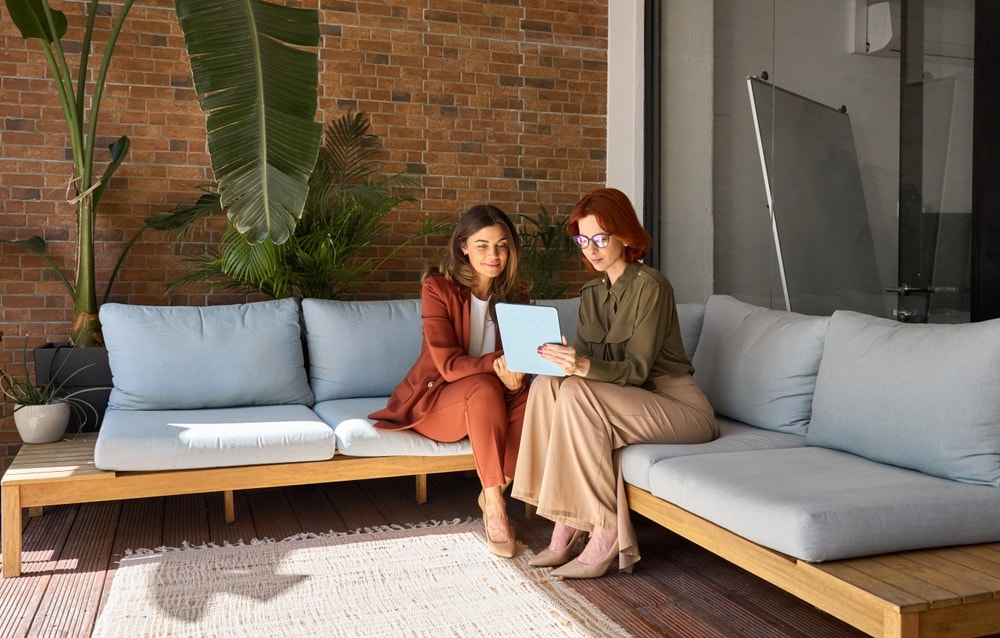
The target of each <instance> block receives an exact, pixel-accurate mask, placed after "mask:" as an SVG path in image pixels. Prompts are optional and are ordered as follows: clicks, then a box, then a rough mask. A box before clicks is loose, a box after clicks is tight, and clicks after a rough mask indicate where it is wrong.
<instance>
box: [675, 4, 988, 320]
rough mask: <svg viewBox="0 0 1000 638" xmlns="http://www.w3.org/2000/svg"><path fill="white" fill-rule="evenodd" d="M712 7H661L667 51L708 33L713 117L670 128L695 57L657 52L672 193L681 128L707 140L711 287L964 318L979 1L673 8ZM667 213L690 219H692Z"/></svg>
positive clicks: (782, 302)
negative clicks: (705, 123) (680, 82)
mask: <svg viewBox="0 0 1000 638" xmlns="http://www.w3.org/2000/svg"><path fill="white" fill-rule="evenodd" d="M679 6H683V7H686V8H687V11H686V12H682V11H681V10H680V9H679V8H678V7H679ZM705 6H706V5H704V4H701V3H697V2H695V0H689V2H688V3H683V2H682V3H669V4H668V5H667V8H666V9H665V13H666V14H667V15H665V16H664V18H663V20H662V22H661V28H662V30H663V38H664V40H665V42H666V43H667V45H666V46H667V50H668V52H670V51H673V50H674V49H672V48H671V44H670V43H671V42H674V43H677V42H679V41H680V40H679V39H681V40H682V39H685V38H686V39H688V40H690V38H691V37H692V36H691V33H692V31H696V30H697V29H698V28H701V29H702V33H703V34H707V35H708V36H709V37H710V38H711V40H712V42H713V46H712V52H713V56H712V70H711V73H712V76H713V77H712V97H711V101H712V110H713V118H712V123H711V127H710V129H707V130H703V129H697V130H692V129H691V127H690V126H689V127H687V128H682V127H679V126H677V125H674V126H671V120H672V119H676V120H678V121H680V118H681V117H682V110H683V108H684V103H683V101H682V100H681V98H680V97H678V96H677V94H676V93H675V94H673V96H672V95H671V94H670V87H671V86H672V84H671V83H672V82H673V83H677V80H676V78H678V77H681V74H683V73H684V71H685V70H687V69H686V67H685V65H686V64H687V65H690V63H689V61H687V60H683V59H682V60H681V61H678V60H677V59H676V58H674V59H670V58H666V57H665V58H664V60H663V62H664V77H665V79H664V81H663V82H662V83H661V86H663V87H664V94H665V100H666V106H664V107H663V109H662V110H661V119H662V120H663V121H664V122H665V125H664V130H665V131H666V134H665V135H664V138H663V140H662V141H661V153H662V155H663V157H664V158H666V159H665V160H664V163H665V165H666V168H665V169H664V175H666V178H665V180H664V181H665V183H664V184H663V185H662V189H663V190H664V191H665V192H668V193H669V192H670V191H671V189H672V188H674V189H676V188H678V177H677V176H678V175H683V172H682V168H683V163H684V160H685V158H683V157H673V156H671V155H670V153H671V146H672V142H673V143H674V146H675V147H676V146H677V144H676V142H677V140H678V138H677V137H676V136H677V135H688V136H690V135H693V134H696V133H697V134H704V135H705V136H707V137H708V139H710V140H711V142H710V146H711V150H710V152H711V158H712V160H711V162H712V226H713V228H712V235H713V236H712V237H711V245H712V252H713V268H714V270H713V273H712V275H713V290H712V292H715V293H719V294H730V295H733V296H735V297H737V298H740V299H743V300H745V301H748V302H751V303H755V304H758V305H764V306H769V307H773V308H786V307H789V306H790V307H791V308H792V309H793V310H796V311H800V312H805V313H809V314H829V313H830V312H832V311H833V310H835V309H837V308H849V309H854V310H860V311H862V312H869V313H871V314H878V315H883V316H889V317H894V318H896V319H898V320H900V321H915V322H922V321H931V322H957V321H968V320H969V277H970V266H969V264H970V258H969V257H970V249H969V246H970V216H971V209H972V207H971V175H972V159H971V158H972V87H973V83H974V74H973V33H974V23H975V0H843V1H841V2H829V1H827V0H761V1H755V2H746V1H743V0H715V1H714V2H713V3H710V6H711V9H709V10H708V11H710V12H711V17H710V24H701V23H697V22H695V23H690V22H689V23H684V22H683V21H682V20H679V19H678V18H691V19H695V18H697V17H698V16H700V15H701V14H702V13H703V12H704V11H706V9H705V8H704V7H705ZM671 38H673V39H672V40H671ZM676 46H677V45H676V44H674V47H676ZM751 76H752V77H757V78H759V79H760V80H761V85H760V86H759V87H758V90H757V91H755V92H754V93H753V95H755V96H756V97H755V101H756V102H757V103H756V109H755V108H754V104H753V103H752V101H751V99H749V97H748V90H747V88H748V87H747V78H748V77H751ZM697 108H698V107H697V106H696V105H692V106H691V112H692V113H696V112H697ZM702 108H703V107H702ZM679 109H680V111H679ZM755 110H756V115H757V117H756V124H755V117H754V114H755ZM806 111H808V113H807V112H806ZM799 117H801V118H805V119H804V120H803V121H799V122H796V121H795V120H796V118H799ZM690 121H692V122H696V121H697V120H696V118H695V117H691V118H690ZM677 131H680V132H679V133H678V132H677ZM671 135H674V136H675V137H674V138H673V140H672V139H671ZM685 141H686V140H685ZM685 148H689V146H685ZM852 155H853V157H852ZM762 162H763V163H762ZM671 167H672V168H671ZM762 169H763V170H762ZM670 170H673V172H669V171H670ZM769 198H770V199H769ZM664 209H665V212H664V213H663V215H664V216H665V218H666V220H667V222H666V225H667V226H668V227H669V226H671V225H673V227H675V228H679V229H682V230H683V227H682V226H681V225H680V224H681V221H682V219H683V216H684V215H685V214H689V213H685V211H673V210H670V209H669V206H667V203H664ZM772 213H773V216H772ZM675 234H676V231H675ZM670 241H671V235H670V233H669V232H665V233H664V234H663V242H662V244H663V246H664V250H666V251H667V252H668V253H669V252H670V250H671V245H670ZM679 267H681V268H682V267H683V264H681V265H680V266H677V265H676V262H672V263H671V266H670V268H672V269H676V268H679ZM668 274H671V273H670V272H669V271H668Z"/></svg>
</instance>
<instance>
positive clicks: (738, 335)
mask: <svg viewBox="0 0 1000 638" xmlns="http://www.w3.org/2000/svg"><path fill="white" fill-rule="evenodd" d="M539 303H545V304H549V305H553V306H555V307H556V308H557V309H558V310H559V314H560V321H561V323H562V326H563V330H564V332H565V333H566V334H567V337H568V338H569V339H570V340H571V341H572V338H573V336H574V334H575V327H576V312H577V309H578V300H577V299H564V300H554V301H540V302H539ZM678 313H679V321H680V324H681V328H682V335H683V339H684V344H685V348H686V350H687V351H688V353H689V355H690V356H691V358H692V362H693V364H694V366H695V368H696V372H695V378H696V380H697V381H698V382H699V384H700V385H701V386H702V388H703V389H704V390H705V392H706V394H707V395H708V396H709V398H710V399H711V401H712V403H713V406H714V407H715V408H716V411H717V415H718V419H719V421H720V424H721V429H722V436H721V437H720V438H719V439H717V440H715V441H713V442H711V443H707V444H703V445H634V446H629V447H627V448H626V449H624V450H623V451H622V471H623V474H624V477H625V480H626V483H627V489H628V493H629V497H630V505H631V506H632V509H633V511H634V512H636V513H637V514H641V515H643V516H647V517H649V518H651V519H653V520H655V521H657V522H659V523H661V524H662V525H664V526H665V527H667V528H669V529H670V530H672V531H674V532H676V533H678V534H681V535H683V536H686V537H687V538H689V539H691V540H693V541H695V542H697V543H699V544H701V545H703V546H705V547H707V548H708V549H710V550H712V551H714V552H716V553H718V554H719V555H721V556H723V557H725V558H727V559H729V560H731V561H733V562H735V563H737V564H739V565H741V566H743V567H744V568H746V569H748V570H750V571H752V572H754V573H756V574H757V575H759V576H761V577H762V578H765V579H766V580H769V581H770V582H772V583H774V584H775V585H777V586H779V587H782V588H784V589H786V590H787V591H789V592H791V593H792V594H794V595H796V596H799V597H800V598H803V599H804V600H807V601H809V602H811V603H813V604H815V605H817V606H818V607H820V608H822V609H824V610H826V611H828V612H830V613H832V614H834V615H836V616H838V617H840V618H842V619H843V620H845V621H846V622H849V623H851V624H853V625H855V626H856V627H858V628H860V629H861V630H863V631H866V632H867V633H870V634H872V635H893V636H918V635H919V636H924V635H968V636H975V635H985V634H988V633H991V632H1000V543H998V542H1000V320H998V321H987V322H981V323H976V324H963V325H947V326H945V325H914V324H903V323H897V322H893V321H890V320H887V319H881V318H876V317H871V316H867V315H862V314H858V313H854V312H844V311H838V312H836V313H834V314H833V316H832V317H815V316H806V315H800V314H796V313H790V312H782V311H776V310H771V309H767V308H760V307H757V306H753V305H750V304H746V303H744V302H741V301H738V300H736V299H734V298H732V297H727V296H721V295H715V296H712V297H710V298H709V299H708V300H707V302H706V303H704V304H681V305H680V306H679V307H678ZM101 320H102V323H103V325H104V334H105V339H106V342H107V348H108V357H109V362H110V365H111V369H112V374H113V378H114V389H113V390H112V393H111V397H110V400H109V409H108V410H107V413H106V414H105V417H104V422H103V425H102V427H101V429H100V432H99V433H98V435H97V437H96V441H93V442H92V445H93V455H92V456H93V458H92V461H93V467H92V468H90V471H91V472H93V473H94V474H96V475H98V476H100V477H101V478H104V479H106V482H105V485H107V487H106V488H105V489H104V490H101V491H95V490H94V489H93V485H94V484H93V483H92V484H91V485H90V489H89V491H88V492H86V494H87V496H86V497H84V492H83V491H82V490H76V489H73V488H72V487H71V486H70V485H71V484H72V480H73V479H71V478H62V479H59V478H56V479H52V481H53V482H52V483H51V484H50V485H49V486H48V487H49V488H50V489H49V490H48V491H41V490H40V491H34V492H33V491H31V490H32V489H33V488H37V487H38V486H37V485H34V486H33V487H32V486H31V485H28V483H29V482H28V481H25V480H19V479H18V478H17V477H18V476H19V473H18V472H15V471H13V470H17V469H18V467H20V466H19V465H18V463H17V459H15V463H14V464H12V468H11V470H9V471H8V475H12V474H13V475H14V476H10V477H9V476H8V475H5V476H4V479H3V490H4V491H3V499H4V522H3V534H4V539H3V542H4V545H3V550H4V552H3V553H4V559H5V560H4V575H5V576H10V575H17V574H18V573H19V568H20V562H19V561H15V562H16V566H15V567H16V569H15V567H11V566H10V563H11V561H9V560H8V557H11V556H12V555H14V554H12V553H13V552H14V550H15V549H16V556H20V509H19V508H20V507H32V506H38V505H45V504H52V503H56V502H77V501H80V502H82V501H85V500H106V499H113V498H132V497H135V496H143V495H145V496H153V495H159V494H169V493H191V492H199V491H200V492H205V491H221V492H223V493H225V494H226V495H227V498H226V509H227V512H226V515H227V518H229V519H232V517H233V516H234V515H235V512H234V511H233V510H232V508H233V504H232V503H233V502H232V491H233V490H237V489H248V488H251V487H267V486H274V485H287V484H302V483H309V482H323V481H336V480H352V479H357V478H372V477H376V476H401V475H414V476H418V483H417V486H418V494H417V497H418V499H420V498H425V497H426V493H425V492H423V493H421V485H424V489H425V483H421V480H425V478H426V474H428V473H433V472H439V471H456V470H471V469H473V468H474V463H473V462H472V458H471V453H470V450H469V447H468V443H467V441H462V442H458V443H452V444H440V443H436V442H433V441H430V440H428V439H425V438H423V437H421V436H420V435H418V434H415V433H413V432H407V431H394V432H383V431H377V430H375V429H374V428H372V426H371V423H370V422H369V421H368V420H367V419H366V418H365V415H367V414H368V413H370V412H372V411H374V410H375V409H377V408H379V407H382V406H383V405H384V403H385V400H386V398H387V397H388V395H389V394H390V393H391V391H392V389H393V388H394V386H395V384H396V382H397V381H398V380H399V379H401V378H402V377H403V375H404V374H405V372H406V370H407V369H408V367H409V365H410V364H411V363H412V361H413V360H414V359H415V358H416V356H417V353H418V351H419V348H420V302H419V301H418V300H392V301H365V302H342V301H322V300H314V299H305V300H303V301H302V302H301V303H298V302H296V301H294V300H277V301H266V302H258V303H251V304H243V305H235V306H217V307H207V308H192V307H155V306H130V305H122V304H105V305H104V306H103V307H102V309H101ZM54 445H58V444H54ZM34 447H41V446H25V448H34ZM28 452H29V453H33V452H35V451H34V450H28ZM77 478H79V477H77ZM56 485H57V486H58V489H56V490H53V489H51V488H53V487H54V486H56ZM112 486H114V487H112ZM95 492H96V496H95ZM43 494H46V495H51V494H58V495H59V496H58V497H54V496H43ZM8 499H14V503H15V505H13V506H8V503H9V500H8ZM14 509H17V512H16V514H14V513H13V510H14ZM15 517H16V521H15V520H12V519H14V518H15ZM9 519H11V520H9ZM886 557H892V560H888V559H886ZM970 579H971V580H970ZM970 582H971V583H972V584H971V585H970V584H969V583H970ZM942 610H943V611H942Z"/></svg>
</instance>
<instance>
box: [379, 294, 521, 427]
mask: <svg viewBox="0 0 1000 638" xmlns="http://www.w3.org/2000/svg"><path fill="white" fill-rule="evenodd" d="M420 299H421V314H422V316H423V343H422V344H421V346H420V356H419V357H417V361H416V362H415V363H414V364H413V367H412V368H410V371H409V372H408V373H407V374H406V377H405V378H404V379H403V380H402V381H400V382H399V385H397V386H396V389H395V390H393V392H392V396H391V397H389V401H388V403H387V404H386V406H385V407H384V408H383V409H381V410H378V411H377V412H373V413H371V414H369V415H368V418H369V419H375V420H376V423H375V427H376V428H379V429H383V430H404V429H408V428H411V427H413V425H414V424H416V423H418V422H419V421H420V420H421V419H423V418H424V416H425V415H426V414H427V413H428V412H429V411H430V409H431V408H432V407H433V406H434V403H435V401H436V400H437V396H438V393H439V392H440V390H441V388H443V387H444V385H445V384H446V383H449V382H453V381H457V380H459V379H462V378H465V377H468V376H471V375H474V374H484V373H485V374H494V372H493V361H494V360H495V359H496V358H497V357H499V356H500V355H501V354H502V352H501V351H500V350H499V348H500V335H499V332H498V334H497V347H498V349H497V351H496V352H490V353H488V354H484V355H482V356H480V357H472V356H469V354H468V350H467V347H468V346H467V344H468V343H469V335H470V330H471V329H470V326H469V321H470V316H471V312H472V310H471V309H472V297H471V293H470V292H469V291H468V290H463V289H461V288H460V287H459V286H458V285H457V284H455V283H454V282H451V281H448V280H447V279H445V278H444V277H442V276H439V275H437V276H430V277H427V278H425V279H424V283H423V287H422V289H421V292H420ZM527 387H528V384H527V383H524V384H523V385H522V386H521V389H520V390H519V391H518V393H520V392H525V391H526V390H527ZM518 393H514V394H513V395H514V396H516V394H518Z"/></svg>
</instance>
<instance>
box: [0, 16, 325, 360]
mask: <svg viewBox="0 0 1000 638" xmlns="http://www.w3.org/2000/svg"><path fill="white" fill-rule="evenodd" d="M134 1H135V0H124V2H123V3H122V4H121V6H120V8H119V10H118V13H117V15H116V16H112V25H111V28H110V31H109V32H108V38H107V41H106V42H105V43H104V50H103V55H102V57H101V60H100V64H99V65H98V67H97V69H96V71H94V70H92V69H91V68H90V66H89V62H90V55H91V50H92V48H93V47H94V42H93V38H94V34H95V25H96V24H97V22H98V13H99V10H100V9H101V7H105V8H106V7H107V4H106V3H104V4H101V3H100V2H98V0H88V1H87V3H86V6H87V10H86V15H85V26H84V28H83V40H82V48H81V52H80V55H79V59H78V67H77V69H76V73H75V75H74V72H73V70H72V68H71V67H70V64H69V62H70V60H69V59H68V58H67V55H66V51H65V50H64V48H63V43H62V38H63V37H64V36H65V35H66V32H67V30H68V27H69V19H68V18H67V17H66V14H64V13H63V12H62V11H57V10H54V9H52V7H51V6H50V5H49V2H48V0H6V7H7V12H8V13H9V15H10V17H11V19H12V20H13V22H14V24H15V25H16V26H17V28H18V30H19V31H20V33H21V36H22V37H24V38H26V39H31V40H36V41H37V42H38V43H39V44H40V47H41V50H42V52H43V53H44V54H45V59H46V61H47V63H48V67H49V71H50V73H51V74H52V78H53V87H54V89H55V91H56V93H57V94H58V96H59V102H60V104H61V106H62V112H63V117H64V120H65V123H66V128H67V134H68V136H69V143H70V146H71V148H72V156H73V177H72V183H73V188H74V190H75V194H74V196H73V197H72V198H71V200H70V201H71V202H72V203H73V204H74V205H75V206H76V209H77V244H78V245H77V251H76V254H77V258H76V268H75V284H74V283H70V276H68V275H67V274H66V273H65V271H64V270H63V269H62V268H61V267H60V266H59V265H58V264H57V263H56V262H55V260H53V259H52V258H51V256H49V255H48V253H47V252H46V244H45V241H44V240H43V239H42V238H41V237H38V236H35V237H31V238H29V239H25V240H6V241H7V243H17V244H20V245H22V246H24V247H26V248H27V249H29V250H31V251H33V252H35V253H37V254H39V255H41V256H42V258H43V259H45V260H46V262H47V263H48V264H49V265H50V266H52V267H53V268H55V270H56V272H57V273H58V275H59V277H60V279H61V280H62V281H63V283H64V284H65V285H66V288H67V290H68V292H69V294H70V296H71V298H72V299H73V325H72V327H71V330H70V340H71V342H72V343H73V344H74V345H81V346H87V345H100V344H101V343H102V341H103V338H102V335H101V327H100V321H99V319H98V301H97V292H96V287H97V286H96V281H95V279H96V277H95V263H94V257H95V237H94V229H95V219H96V216H97V211H98V205H99V203H100V200H101V196H102V195H103V193H104V191H105V189H106V188H107V186H108V184H109V182H110V180H111V178H112V176H113V175H114V173H115V172H116V171H117V169H118V167H119V166H121V164H122V162H123V161H124V160H125V157H126V155H127V153H128V150H129V146H130V142H129V138H128V137H127V136H122V137H120V138H118V139H117V140H116V141H115V142H114V143H112V144H111V145H110V146H109V150H110V158H109V161H108V163H107V165H106V167H105V169H104V171H103V173H100V174H98V172H97V169H95V166H94V160H95V150H96V148H97V135H96V132H97V123H98V120H99V115H100V107H101V98H102V96H103V93H104V87H105V78H106V76H107V73H108V69H109V68H110V65H111V60H112V57H113V53H114V50H115V44H116V43H117V41H118V38H119V36H120V34H121V33H122V31H123V28H124V25H125V21H126V17H127V16H128V13H129V11H130V9H131V8H132V6H133V4H134ZM174 6H175V9H176V12H177V16H178V20H179V22H180V26H181V30H182V31H183V32H184V39H185V43H186V46H187V51H188V55H189V57H190V59H191V70H192V73H193V77H194V84H195V90H196V91H197V92H198V93H199V94H200V95H201V96H202V97H201V98H200V104H201V107H202V110H203V111H205V112H207V113H208V117H207V129H206V135H207V139H208V147H209V153H210V156H211V161H212V168H213V169H214V171H215V178H216V180H218V186H219V190H220V202H221V205H222V206H224V207H225V208H226V209H227V212H228V215H229V219H230V222H231V225H232V227H233V228H234V229H235V230H236V232H238V233H243V234H245V235H246V236H247V237H248V238H249V240H250V241H253V242H261V241H264V240H265V239H268V240H270V241H271V242H273V243H280V242H283V241H285V240H286V239H287V238H288V237H289V236H290V235H291V232H292V229H293V228H294V227H295V224H296V221H297V219H298V217H299V215H300V214H301V211H302V207H303V205H304V203H305V199H306V194H307V192H308V180H309V175H310V173H311V172H312V169H313V166H314V164H315V161H316V155H317V152H318V149H319V144H320V138H321V135H322V126H321V124H320V123H318V122H315V121H313V119H314V117H315V113H316V105H317V84H318V75H319V72H318V54H317V51H316V47H317V46H318V45H319V12H318V11H317V10H312V9H309V10H307V9H297V8H294V7H286V6H281V5H278V4H273V3H271V2H266V1H264V0H211V2H206V1H205V0H175V1H174ZM277 87H280V88H277ZM88 107H89V111H88ZM182 221H183V220H180V221H178V220H176V219H172V218H169V217H166V216H162V215H161V216H154V217H151V218H149V219H147V220H146V225H145V226H144V227H143V229H142V230H140V231H139V233H138V234H137V235H136V237H134V239H133V241H131V242H129V243H128V244H127V245H126V246H125V248H124V250H123V252H122V257H121V258H119V261H118V266H116V268H115V271H114V274H113V275H112V280H111V281H109V282H108V287H107V289H106V291H105V294H104V299H106V298H107V294H108V291H109V290H110V286H111V284H112V283H113V277H114V275H115V274H117V272H118V267H119V266H120V265H121V263H122V261H123V260H124V255H125V253H127V252H128V249H129V248H131V246H132V245H134V240H137V239H138V236H139V235H141V234H142V233H143V232H144V231H145V230H146V229H148V228H156V227H157V226H156V224H160V225H161V226H164V227H168V228H173V227H176V226H177V225H178V224H179V223H182Z"/></svg>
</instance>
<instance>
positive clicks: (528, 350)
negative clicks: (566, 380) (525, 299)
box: [496, 303, 566, 377]
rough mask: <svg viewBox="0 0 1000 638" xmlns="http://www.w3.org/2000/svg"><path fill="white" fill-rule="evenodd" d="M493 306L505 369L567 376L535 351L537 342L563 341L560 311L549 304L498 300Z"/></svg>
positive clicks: (540, 343) (538, 344)
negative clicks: (537, 304)
mask: <svg viewBox="0 0 1000 638" xmlns="http://www.w3.org/2000/svg"><path fill="white" fill-rule="evenodd" d="M496 309H497V323H498V324H499V326H500V341H501V342H502V343H503V353H504V356H505V357H506V358H507V368H508V369H510V370H512V371H514V372H524V373H527V374H548V375H550V376H554V377H564V376H566V373H564V372H563V371H562V369H560V368H559V366H557V365H556V364H554V363H552V362H551V361H547V360H545V359H543V358H542V357H541V356H540V355H539V354H538V346H540V345H542V344H543V343H562V330H561V329H560V328H559V311H557V310H556V309H555V308H553V307H552V306H534V305H529V304H512V303H498V304H497V305H496Z"/></svg>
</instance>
